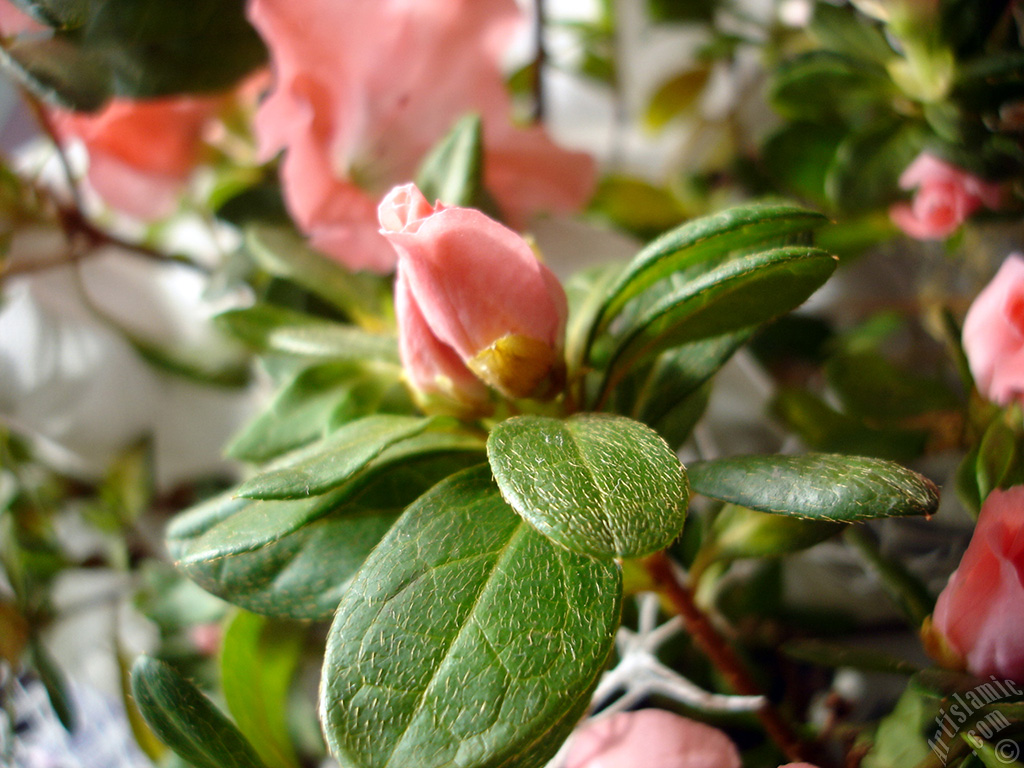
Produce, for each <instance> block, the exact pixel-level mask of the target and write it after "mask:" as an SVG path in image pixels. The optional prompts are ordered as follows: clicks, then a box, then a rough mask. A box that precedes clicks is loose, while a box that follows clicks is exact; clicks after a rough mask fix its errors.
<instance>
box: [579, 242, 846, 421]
mask: <svg viewBox="0 0 1024 768" xmlns="http://www.w3.org/2000/svg"><path fill="white" fill-rule="evenodd" d="M836 264H837V260H836V258H835V257H834V256H832V255H831V254H828V253H826V252H825V251H822V250H819V249H817V248H808V247H803V246H794V247H789V248H777V249H774V250H770V251H763V252H760V253H753V254H749V255H746V256H741V257H739V258H736V259H732V260H730V261H727V262H725V263H723V264H721V265H719V266H717V267H715V268H713V269H711V270H709V271H707V272H705V273H704V274H702V275H700V276H698V277H696V278H694V279H692V280H688V281H686V282H685V283H684V284H683V285H682V286H680V287H679V288H676V289H675V290H672V291H671V292H669V293H668V294H667V295H665V296H662V297H661V298H660V299H659V300H658V301H656V302H655V303H654V304H653V306H651V307H648V308H646V309H645V310H644V311H642V312H641V313H640V315H639V316H638V317H636V318H633V319H631V321H630V324H629V326H628V327H627V328H626V329H624V330H623V331H622V335H621V336H620V337H619V338H618V340H617V342H616V347H615V349H614V351H613V352H612V354H611V358H610V362H609V364H608V370H607V373H606V375H605V380H604V383H603V385H602V387H601V390H600V395H599V398H598V401H597V402H598V403H601V402H603V401H604V399H605V398H606V397H607V394H608V392H609V391H610V390H611V389H612V387H614V386H615V385H616V384H617V383H618V381H619V380H621V378H622V377H623V376H624V375H625V374H626V373H627V372H629V371H630V370H632V369H633V368H634V367H635V366H636V365H637V364H639V363H641V362H643V361H644V360H645V359H650V358H651V357H653V356H654V355H657V354H659V353H660V352H663V351H665V350H666V349H671V348H672V347H676V346H679V345H680V344H684V343H686V342H691V341H697V340H698V339H704V338H709V337H713V336H720V335H722V334H727V333H733V332H735V331H739V330H742V329H745V328H748V327H750V326H755V325H758V324H760V323H764V322H767V321H768V320H771V319H773V318H775V317H778V316H779V315H782V314H785V313H786V312H789V311H791V310H793V309H795V308H796V307H798V306H800V304H802V303H803V302H804V301H806V300H807V298H808V297H809V296H810V295H811V294H812V293H814V291H816V290H817V289H818V288H819V287H820V286H821V285H822V284H823V283H824V282H825V281H826V280H827V279H828V278H829V276H831V274H832V272H834V271H835V268H836Z"/></svg>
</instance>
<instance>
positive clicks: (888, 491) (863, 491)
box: [689, 453, 939, 522]
mask: <svg viewBox="0 0 1024 768" xmlns="http://www.w3.org/2000/svg"><path fill="white" fill-rule="evenodd" d="M689 475H690V483H691V485H692V486H693V490H694V491H696V492H697V493H701V494H703V495H705V496H710V497H711V498H713V499H719V500H721V501H729V502H732V503H734V504H740V505H742V506H744V507H750V508H751V509H757V510H760V511H762V512H771V513H773V514H778V515H793V516H795V517H805V518H813V519H819V520H836V521H840V522H855V521H857V520H870V519H872V518H876V517H899V516H906V515H931V514H934V513H935V511H936V508H937V507H938V503H939V492H938V489H937V488H936V487H935V484H934V483H933V482H932V481H931V480H929V479H928V478H926V477H923V476H922V475H919V474H917V473H916V472H912V471H911V470H909V469H906V468H905V467H902V466H900V465H899V464H896V463H894V462H891V461H885V460H884V459H873V458H867V457H863V456H839V455H834V454H824V453H810V454H805V455H802V456H788V455H764V456H736V457H732V458H726V459H716V460H714V461H701V462H696V463H694V464H691V465H690V467H689Z"/></svg>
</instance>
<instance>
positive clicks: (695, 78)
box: [644, 67, 711, 131]
mask: <svg viewBox="0 0 1024 768" xmlns="http://www.w3.org/2000/svg"><path fill="white" fill-rule="evenodd" d="M710 77H711V70H710V68H708V67H700V68H697V69H690V70H686V71H685V72H680V73H679V74H678V75H675V76H674V77H671V78H669V79H668V80H666V81H665V82H664V83H662V84H661V85H660V86H659V87H658V90H656V91H655V92H654V95H653V96H652V97H651V100H650V103H648V105H647V112H646V113H645V114H644V123H646V125H647V128H648V129H649V130H652V131H660V130H662V129H663V128H664V127H665V126H666V125H668V124H669V123H670V122H671V121H672V119H673V118H675V117H677V116H678V115H681V114H682V113H684V112H686V111H688V110H690V109H692V108H693V106H694V105H695V104H697V101H698V99H700V97H701V95H702V94H703V93H704V88H705V86H707V84H708V80H709V78H710Z"/></svg>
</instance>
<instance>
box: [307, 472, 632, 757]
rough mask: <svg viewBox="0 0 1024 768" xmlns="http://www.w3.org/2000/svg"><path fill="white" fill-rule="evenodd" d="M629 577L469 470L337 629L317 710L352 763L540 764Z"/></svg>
mask: <svg viewBox="0 0 1024 768" xmlns="http://www.w3.org/2000/svg"><path fill="white" fill-rule="evenodd" d="M621 589H622V587H621V575H620V573H619V570H618V568H617V566H616V565H615V564H614V563H613V562H611V561H604V562H601V561H597V560H591V559H590V558H587V557H584V556H581V555H577V554H575V553H572V552H569V551H568V550H565V549H563V548H561V547H558V546H556V545H554V544H552V543H551V542H549V541H548V540H547V539H546V538H544V537H543V536H541V535H540V534H538V533H537V532H536V531H534V530H533V529H532V528H531V527H530V526H529V525H527V524H526V523H525V522H524V521H522V520H521V519H520V518H519V517H518V516H517V515H516V514H515V512H513V511H512V510H511V509H510V508H509V507H508V506H507V505H506V504H505V503H504V501H502V499H501V496H500V494H499V493H498V489H497V488H496V487H495V486H494V484H493V482H492V481H491V479H490V471H489V469H488V468H487V467H486V466H484V467H479V468H476V469H471V470H467V471H465V472H462V473H460V474H458V475H456V476H454V477H452V478H449V479H448V480H446V481H445V482H443V483H441V484H439V485H438V486H436V487H435V488H434V489H433V490H432V491H430V492H429V493H428V494H427V495H425V496H424V497H422V498H421V499H420V500H419V501H418V502H417V503H416V504H415V505H413V506H412V507H410V508H409V510H407V511H406V513H405V514H404V515H403V517H402V519H401V520H400V521H399V522H398V523H397V524H396V525H395V527H394V528H393V529H392V531H391V532H390V533H389V534H388V536H387V537H386V538H385V539H384V540H383V541H382V542H381V544H380V546H379V547H377V549H376V550H374V552H373V554H372V555H371V556H370V557H369V558H368V559H367V561H366V563H365V564H364V566H363V568H362V569H360V571H359V573H358V574H357V576H356V578H355V579H354V580H353V582H352V584H351V586H350V587H349V589H348V590H346V592H345V594H344V595H343V597H342V601H341V605H340V606H339V608H338V613H337V615H336V616H335V620H334V623H333V625H332V626H331V631H330V635H329V637H328V641H327V653H326V656H325V658H324V668H323V674H322V684H321V699H320V709H321V719H322V722H323V725H324V732H325V735H326V737H327V741H328V744H329V746H330V749H331V751H332V752H333V753H334V755H335V756H336V757H337V758H338V760H339V762H340V763H341V764H342V765H344V766H346V767H347V768H355V767H356V766H358V767H359V768H377V767H378V766H380V767H383V766H392V767H395V768H397V766H407V765H416V766H420V767H421V768H433V767H435V766H448V765H452V764H454V763H455V761H456V760H457V762H458V764H459V765H460V766H462V768H475V767H476V766H495V767H497V766H512V765H515V766H517V768H534V767H539V766H542V765H543V764H544V763H545V762H546V761H547V760H548V759H549V758H550V757H551V756H552V755H553V754H554V753H555V751H556V750H557V749H558V747H559V745H560V743H561V741H562V740H563V739H564V738H565V736H566V735H568V733H569V731H570V730H571V729H572V728H573V726H574V725H575V723H576V719H577V718H578V716H579V714H580V713H581V711H582V709H583V708H584V707H585V706H586V703H587V696H588V694H589V692H590V690H591V689H592V688H593V686H594V684H595V683H596V681H597V677H598V675H599V674H600V672H601V670H602V669H603V667H604V664H605V662H606V660H607V657H608V654H609V651H610V650H611V646H612V637H613V633H614V631H615V628H616V626H617V624H618V620H619V608H620V601H621Z"/></svg>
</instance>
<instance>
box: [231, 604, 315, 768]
mask: <svg viewBox="0 0 1024 768" xmlns="http://www.w3.org/2000/svg"><path fill="white" fill-rule="evenodd" d="M304 634H305V631H304V628H303V627H302V625H297V624H283V623H280V622H273V621H270V620H268V619H266V618H264V617H262V616H257V615H255V614H253V613H247V612H245V611H238V612H237V613H236V614H235V615H234V617H233V618H232V619H231V621H230V622H229V623H228V625H227V628H226V629H225V630H224V639H223V643H222V645H221V652H220V679H221V688H222V690H223V691H224V700H225V701H226V702H227V705H228V711H229V712H230V713H231V715H232V717H234V718H235V723H237V725H238V730H240V731H241V732H242V734H243V735H245V736H246V738H248V739H249V743H251V744H252V746H253V748H254V749H255V750H256V752H257V753H258V754H259V756H260V757H261V758H262V759H263V762H264V763H266V765H267V767H268V768H297V766H298V758H297V757H296V754H295V745H294V744H293V743H292V739H291V735H290V734H289V733H288V720H287V715H286V713H287V711H288V690H289V688H290V686H291V682H292V676H293V675H294V673H295V668H296V666H297V664H298V661H299V657H300V655H301V653H302V646H303V636H304Z"/></svg>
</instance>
